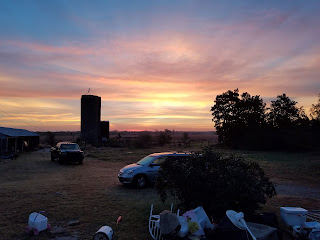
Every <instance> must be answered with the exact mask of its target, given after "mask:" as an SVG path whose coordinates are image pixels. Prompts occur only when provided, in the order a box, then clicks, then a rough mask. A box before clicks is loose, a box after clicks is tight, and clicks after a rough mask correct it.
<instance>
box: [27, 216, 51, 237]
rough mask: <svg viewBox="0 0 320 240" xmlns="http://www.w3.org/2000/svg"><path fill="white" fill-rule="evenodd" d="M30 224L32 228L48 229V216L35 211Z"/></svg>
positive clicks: (38, 229) (30, 218)
mask: <svg viewBox="0 0 320 240" xmlns="http://www.w3.org/2000/svg"><path fill="white" fill-rule="evenodd" d="M28 226H29V228H30V229H34V230H37V231H38V232H41V231H43V230H46V229H47V226H48V218H47V217H46V216H43V215H42V214H41V212H40V213H36V212H33V213H31V214H30V216H29V221H28Z"/></svg>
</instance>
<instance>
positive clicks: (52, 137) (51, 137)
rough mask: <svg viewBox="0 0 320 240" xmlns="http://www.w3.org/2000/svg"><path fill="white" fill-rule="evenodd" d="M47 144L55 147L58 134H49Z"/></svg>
mask: <svg viewBox="0 0 320 240" xmlns="http://www.w3.org/2000/svg"><path fill="white" fill-rule="evenodd" d="M46 143H48V144H49V145H50V146H54V145H55V143H56V134H55V133H53V132H47V136H46Z"/></svg>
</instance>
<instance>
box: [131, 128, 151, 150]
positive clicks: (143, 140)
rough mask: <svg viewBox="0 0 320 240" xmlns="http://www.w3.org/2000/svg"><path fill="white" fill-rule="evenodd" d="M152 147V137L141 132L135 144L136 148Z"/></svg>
mask: <svg viewBox="0 0 320 240" xmlns="http://www.w3.org/2000/svg"><path fill="white" fill-rule="evenodd" d="M151 146H152V136H151V134H150V133H149V132H141V133H140V134H139V136H138V138H137V139H136V140H135V142H134V147H135V148H150V147H151Z"/></svg>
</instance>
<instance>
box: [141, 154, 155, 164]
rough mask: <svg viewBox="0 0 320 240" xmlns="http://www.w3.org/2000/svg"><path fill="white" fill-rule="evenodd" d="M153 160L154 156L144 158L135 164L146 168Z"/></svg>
mask: <svg viewBox="0 0 320 240" xmlns="http://www.w3.org/2000/svg"><path fill="white" fill-rule="evenodd" d="M155 158H156V157H154V156H146V157H144V158H142V159H141V160H140V161H139V162H137V164H138V165H141V166H146V165H148V164H149V163H150V162H152V161H153V160H154V159H155Z"/></svg>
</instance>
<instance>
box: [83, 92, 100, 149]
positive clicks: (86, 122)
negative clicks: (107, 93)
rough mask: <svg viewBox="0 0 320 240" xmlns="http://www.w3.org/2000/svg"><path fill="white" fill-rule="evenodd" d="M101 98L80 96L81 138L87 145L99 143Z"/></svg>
mask: <svg viewBox="0 0 320 240" xmlns="http://www.w3.org/2000/svg"><path fill="white" fill-rule="evenodd" d="M100 118H101V97H98V96H94V95H82V96H81V138H82V139H84V140H85V141H86V142H87V143H91V144H99V143H100V142H101V125H100Z"/></svg>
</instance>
